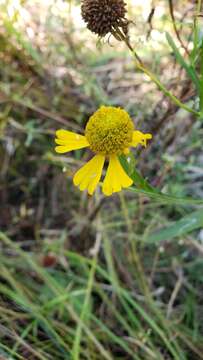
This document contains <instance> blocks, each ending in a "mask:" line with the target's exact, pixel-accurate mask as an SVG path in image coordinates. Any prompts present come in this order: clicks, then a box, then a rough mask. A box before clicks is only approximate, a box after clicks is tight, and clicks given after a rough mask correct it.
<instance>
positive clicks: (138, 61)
mask: <svg viewBox="0 0 203 360" xmlns="http://www.w3.org/2000/svg"><path fill="white" fill-rule="evenodd" d="M117 34H119V37H120V40H123V41H124V42H125V44H126V45H127V47H128V49H129V50H130V52H131V53H132V55H133V56H134V58H135V65H136V67H137V69H139V70H140V71H142V72H143V73H144V74H145V75H147V76H148V77H149V78H150V79H151V80H152V81H153V82H154V83H155V84H156V85H157V87H158V88H159V89H160V90H161V91H162V92H163V93H164V94H165V95H166V96H167V97H169V98H170V99H171V100H172V101H173V102H174V103H175V104H176V105H177V106H178V107H180V108H182V109H184V110H186V111H187V112H189V113H192V114H194V115H196V116H200V113H199V112H197V111H195V110H193V109H191V108H190V107H188V106H187V105H185V104H184V103H182V102H181V101H180V100H179V99H178V98H177V97H176V96H175V95H173V94H172V93H171V92H170V91H169V90H168V89H167V88H166V87H165V86H164V85H163V84H162V83H161V81H160V80H159V79H158V78H157V77H156V75H155V74H153V73H152V72H151V71H150V70H149V69H147V68H146V66H145V65H144V64H143V62H142V60H141V59H140V57H139V55H138V54H137V52H136V51H135V50H134V49H133V47H132V45H131V44H130V41H129V39H128V38H127V37H126V35H124V34H123V33H122V31H121V30H120V29H117Z"/></svg>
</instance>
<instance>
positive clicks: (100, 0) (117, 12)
mask: <svg viewBox="0 0 203 360" xmlns="http://www.w3.org/2000/svg"><path fill="white" fill-rule="evenodd" d="M125 7H126V4H125V2H124V1H123V0H83V1H82V6H81V14H82V18H83V19H84V21H85V22H86V23H87V28H88V29H89V30H90V31H92V32H93V33H95V34H97V35H99V36H100V37H103V36H105V35H106V34H108V33H115V32H116V29H117V28H121V29H123V31H124V32H125V31H126V25H127V24H128V21H127V19H126V18H125V14H126V9H125Z"/></svg>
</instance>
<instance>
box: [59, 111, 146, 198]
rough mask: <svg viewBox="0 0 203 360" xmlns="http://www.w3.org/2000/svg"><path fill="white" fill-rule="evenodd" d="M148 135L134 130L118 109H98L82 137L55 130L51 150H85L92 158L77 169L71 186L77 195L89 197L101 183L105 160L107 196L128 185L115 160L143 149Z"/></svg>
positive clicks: (124, 173) (61, 151)
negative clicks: (131, 148)
mask: <svg viewBox="0 0 203 360" xmlns="http://www.w3.org/2000/svg"><path fill="white" fill-rule="evenodd" d="M151 138H152V135H151V134H143V133H142V132H140V131H136V130H134V124H133V122H132V120H131V118H130V116H129V115H128V113H127V112H126V111H125V110H123V109H120V108H116V107H111V106H101V107H100V108H99V109H98V110H97V111H96V112H95V113H94V114H93V115H92V116H91V117H90V119H89V121H88V122H87V125H86V128H85V136H83V135H79V134H76V133H74V132H71V131H67V130H57V131H56V139H55V142H56V144H57V145H58V146H56V148H55V150H56V152H57V153H60V154H62V153H66V152H68V151H72V150H76V149H82V148H85V147H89V148H90V149H91V150H92V151H93V152H94V153H95V154H96V155H95V156H94V157H93V158H92V159H91V160H90V161H88V162H87V163H86V164H85V165H84V166H83V167H82V168H81V169H79V170H78V171H77V172H76V174H75V175H74V178H73V183H74V185H75V186H78V187H79V189H80V190H81V191H83V190H87V191H88V194H90V195H92V194H93V193H94V191H95V189H96V187H97V185H98V183H99V181H100V179H101V176H102V170H103V167H104V162H105V159H107V160H108V161H109V165H108V168H107V172H106V176H105V178H104V181H103V184H102V191H103V193H104V194H105V195H107V196H109V195H112V194H113V193H115V192H118V191H121V189H122V188H127V187H129V186H130V185H132V183H133V181H132V179H131V178H130V177H129V176H128V175H127V174H126V172H125V171H124V169H123V167H122V166H121V164H120V161H119V158H118V156H119V155H121V154H128V153H129V148H130V147H131V146H132V147H136V146H137V145H139V144H141V145H142V146H146V145H147V140H149V139H151Z"/></svg>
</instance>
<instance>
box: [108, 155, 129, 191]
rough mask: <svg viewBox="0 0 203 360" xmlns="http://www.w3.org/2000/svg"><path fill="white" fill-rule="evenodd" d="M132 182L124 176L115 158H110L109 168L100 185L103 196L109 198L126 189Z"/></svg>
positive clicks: (124, 173)
mask: <svg viewBox="0 0 203 360" xmlns="http://www.w3.org/2000/svg"><path fill="white" fill-rule="evenodd" d="M132 184H133V180H132V179H131V178H130V177H129V176H128V175H127V174H126V172H125V171H124V169H123V167H122V166H121V164H120V161H119V159H118V157H117V156H115V155H113V156H110V160H109V166H108V169H107V173H106V176H105V179H104V182H103V185H102V191H103V193H104V195H106V196H110V195H112V194H113V193H115V192H119V191H121V190H122V188H128V187H129V186H131V185H132Z"/></svg>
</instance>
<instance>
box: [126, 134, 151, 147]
mask: <svg viewBox="0 0 203 360" xmlns="http://www.w3.org/2000/svg"><path fill="white" fill-rule="evenodd" d="M151 138H152V135H151V134H143V133H142V132H141V131H133V139H132V143H131V144H130V145H131V146H134V147H136V146H137V145H139V144H140V145H142V146H144V147H146V146H147V140H149V139H151Z"/></svg>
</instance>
